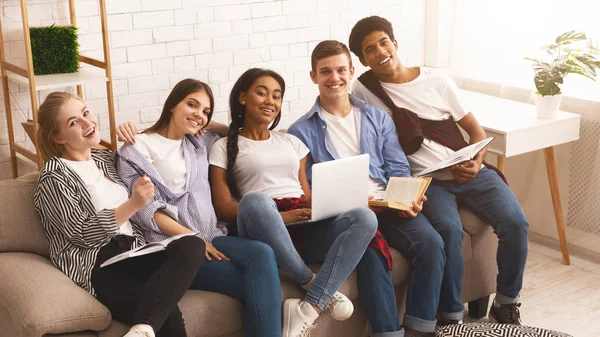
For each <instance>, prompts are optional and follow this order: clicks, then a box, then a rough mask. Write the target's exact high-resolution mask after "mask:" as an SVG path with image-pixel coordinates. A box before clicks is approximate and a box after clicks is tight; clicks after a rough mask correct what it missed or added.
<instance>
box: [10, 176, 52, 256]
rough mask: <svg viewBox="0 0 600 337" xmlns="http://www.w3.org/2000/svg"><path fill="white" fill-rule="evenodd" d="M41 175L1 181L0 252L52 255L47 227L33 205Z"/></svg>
mask: <svg viewBox="0 0 600 337" xmlns="http://www.w3.org/2000/svg"><path fill="white" fill-rule="evenodd" d="M36 184H37V174H35V175H26V176H23V177H21V178H19V179H15V180H6V181H0V200H2V202H0V252H29V253H36V254H38V255H42V256H46V257H48V256H49V253H48V240H47V239H46V233H45V232H44V227H43V226H42V223H41V221H40V218H39V217H38V214H37V212H36V210H35V206H34V205H33V192H34V191H35V186H36Z"/></svg>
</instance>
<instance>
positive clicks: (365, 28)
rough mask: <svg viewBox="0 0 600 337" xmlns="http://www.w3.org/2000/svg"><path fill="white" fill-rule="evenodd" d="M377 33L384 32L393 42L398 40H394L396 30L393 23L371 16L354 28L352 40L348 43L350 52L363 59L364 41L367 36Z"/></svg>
mask: <svg viewBox="0 0 600 337" xmlns="http://www.w3.org/2000/svg"><path fill="white" fill-rule="evenodd" d="M375 31H381V32H384V33H386V34H387V35H388V36H389V37H390V39H391V40H392V41H394V40H396V38H394V29H393V28H392V23H391V22H389V21H388V20H386V19H384V18H382V17H379V16H375V15H374V16H369V17H366V18H364V19H360V20H359V21H358V22H357V23H356V24H355V25H354V27H352V31H351V32H350V39H349V41H348V45H349V47H350V51H352V52H353V53H354V55H356V56H358V58H362V50H361V44H362V41H363V39H364V38H365V36H367V35H369V34H371V33H372V32H375Z"/></svg>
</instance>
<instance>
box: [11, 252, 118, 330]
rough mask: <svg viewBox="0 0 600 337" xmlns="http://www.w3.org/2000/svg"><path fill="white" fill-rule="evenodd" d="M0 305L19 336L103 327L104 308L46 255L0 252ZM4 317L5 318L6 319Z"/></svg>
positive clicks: (107, 320)
mask: <svg viewBox="0 0 600 337" xmlns="http://www.w3.org/2000/svg"><path fill="white" fill-rule="evenodd" d="M0 306H2V307H4V308H5V309H6V310H5V312H6V313H8V314H7V315H9V317H1V318H0V326H3V325H5V324H11V325H13V326H15V327H16V328H17V329H19V336H42V335H44V334H58V333H66V332H75V331H82V330H95V331H99V330H104V329H106V328H107V327H108V326H109V325H110V323H111V316H110V312H109V311H108V309H107V308H106V307H105V306H104V305H102V304H101V303H100V302H98V301H97V300H96V299H95V298H94V297H93V296H92V295H90V294H89V293H88V292H87V291H85V290H83V289H82V288H80V287H78V286H77V285H76V284H75V283H73V281H71V279H69V278H68V277H67V276H66V275H65V274H63V273H62V272H61V271H60V270H59V269H58V268H56V267H55V266H54V265H53V264H52V263H51V262H50V261H49V260H48V259H46V258H44V257H41V256H39V255H35V254H30V253H2V254H0ZM5 320H7V321H8V322H6V321H5Z"/></svg>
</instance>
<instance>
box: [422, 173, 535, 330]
mask: <svg viewBox="0 0 600 337" xmlns="http://www.w3.org/2000/svg"><path fill="white" fill-rule="evenodd" d="M426 195H427V198H428V201H427V202H426V203H425V205H424V208H423V214H425V216H426V217H427V218H428V219H429V221H430V222H431V224H432V225H433V227H434V228H435V229H436V231H438V233H440V235H441V236H442V239H443V240H444V244H445V252H446V266H445V268H444V280H443V282H442V288H441V289H442V291H441V295H440V306H439V311H440V315H441V316H443V317H444V316H445V317H447V318H448V319H461V318H462V312H463V309H464V307H463V304H462V302H461V300H460V292H461V289H462V278H463V273H464V264H463V254H462V238H463V235H464V233H463V230H462V224H461V222H460V218H459V216H458V207H457V205H458V204H460V205H464V207H466V208H467V209H469V210H470V211H471V212H473V214H475V215H476V216H477V217H479V218H480V219H481V220H483V221H485V222H486V223H488V224H490V225H491V226H492V228H493V229H494V233H496V235H497V236H498V239H499V241H498V252H497V254H496V262H497V264H498V276H497V279H496V301H497V302H498V303H500V304H509V303H515V302H516V301H517V300H518V297H519V292H520V291H521V287H522V285H523V273H524V270H525V261H526V259H527V231H528V228H529V223H528V222H527V219H526V218H525V214H523V209H522V208H521V206H520V205H519V202H518V201H517V199H516V198H515V195H514V194H513V193H512V191H511V190H510V188H509V187H508V185H506V183H504V181H502V179H501V178H500V176H498V174H497V173H496V172H494V171H493V170H491V169H489V168H487V167H484V168H482V169H481V171H479V173H478V174H477V175H476V176H475V178H474V179H473V180H471V181H470V182H468V183H466V184H458V183H456V182H455V181H454V180H448V181H440V180H435V179H434V180H433V181H432V182H431V184H430V186H429V189H428V190H427V193H426Z"/></svg>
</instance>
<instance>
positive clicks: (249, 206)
mask: <svg viewBox="0 0 600 337" xmlns="http://www.w3.org/2000/svg"><path fill="white" fill-rule="evenodd" d="M237 225H238V233H239V235H240V236H242V237H248V238H251V239H255V240H259V241H262V242H265V243H267V244H269V245H270V246H271V247H272V248H273V250H274V251H275V257H276V258H277V263H278V264H279V266H280V267H282V268H284V269H285V270H286V271H287V272H288V273H289V274H290V275H292V276H293V277H294V278H295V279H296V281H297V282H298V283H300V284H306V283H307V282H309V281H310V280H311V278H312V271H311V270H310V269H309V268H308V267H307V266H306V263H305V261H306V262H307V263H320V262H322V263H323V264H322V266H321V270H320V271H319V272H318V273H317V276H316V278H315V279H314V280H313V282H312V283H311V285H310V287H309V288H308V291H307V292H306V298H305V300H306V301H307V302H308V303H310V304H312V305H314V306H316V307H318V308H319V309H323V308H325V306H326V305H327V303H329V300H330V299H331V297H332V296H333V295H334V294H335V292H336V291H337V290H338V288H339V287H340V286H341V285H342V283H343V282H344V281H345V280H346V278H347V277H348V275H350V273H351V272H352V270H354V267H356V265H357V264H358V262H359V261H360V259H361V258H362V256H363V254H364V252H365V249H366V248H367V246H368V245H369V242H370V241H371V238H373V235H374V234H375V231H376V230H377V218H376V217H375V214H374V213H373V212H372V211H371V210H369V209H368V208H354V209H351V210H349V211H347V212H344V213H342V214H340V215H338V216H337V217H335V218H332V219H327V220H323V221H318V222H315V223H311V224H307V225H305V227H304V231H303V236H304V240H303V252H302V253H303V255H304V260H303V259H302V258H301V257H300V255H299V254H298V252H297V251H296V249H295V248H294V245H293V243H292V240H291V238H290V235H289V233H288V231H287V229H286V227H285V224H284V223H283V219H282V218H281V215H280V214H279V211H278V210H277V205H276V204H275V202H274V201H273V200H272V199H271V198H269V196H268V195H266V194H265V193H260V192H253V193H248V194H246V195H245V196H244V197H243V198H242V200H240V204H239V206H238V214H237Z"/></svg>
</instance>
